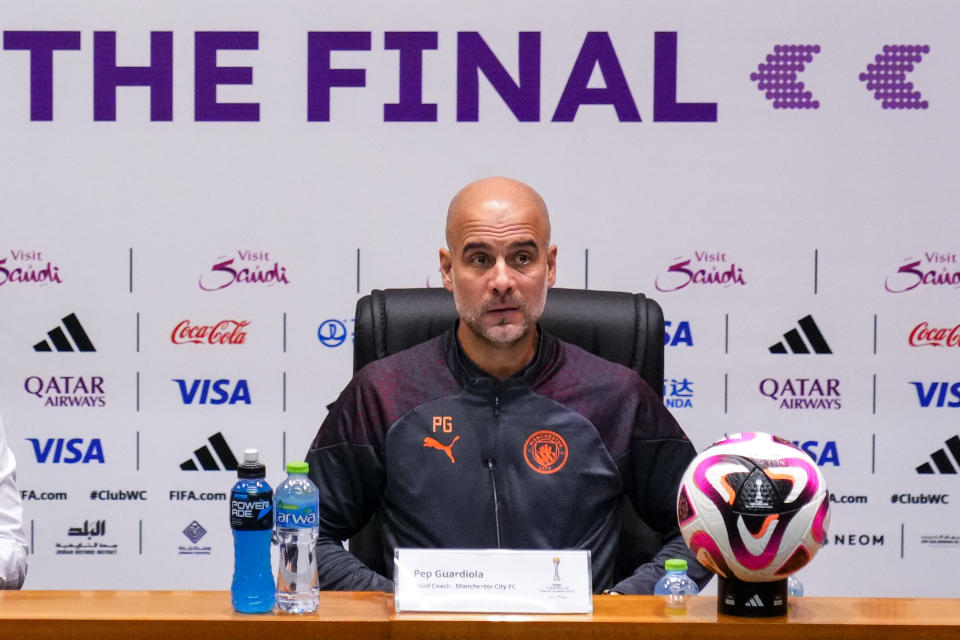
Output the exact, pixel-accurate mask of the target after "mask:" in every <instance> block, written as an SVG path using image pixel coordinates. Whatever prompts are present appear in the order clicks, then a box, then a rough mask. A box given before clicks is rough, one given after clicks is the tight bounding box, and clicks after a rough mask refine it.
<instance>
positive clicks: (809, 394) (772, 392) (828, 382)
mask: <svg viewBox="0 0 960 640" xmlns="http://www.w3.org/2000/svg"><path fill="white" fill-rule="evenodd" d="M759 391H760V393H761V394H762V395H764V396H766V397H768V398H770V399H771V400H773V401H774V402H776V403H777V408H778V409H792V410H797V409H800V410H824V409H827V410H837V409H839V408H840V406H841V400H842V396H841V395H840V380H838V379H837V378H822V379H821V378H784V379H779V380H778V379H777V378H764V379H763V380H761V381H760V385H759Z"/></svg>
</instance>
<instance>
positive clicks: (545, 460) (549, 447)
mask: <svg viewBox="0 0 960 640" xmlns="http://www.w3.org/2000/svg"><path fill="white" fill-rule="evenodd" d="M523 458H524V460H526V461H527V464H528V465H529V466H530V468H531V469H533V470H534V471H536V472H537V473H543V474H550V473H556V472H557V471H559V470H560V469H561V468H563V465H565V464H566V463H567V441H566V440H564V439H563V437H562V436H561V435H560V434H559V433H557V432H556V431H548V430H546V429H541V430H540V431H537V432H535V433H533V434H531V435H530V437H529V438H527V441H526V442H524V443H523Z"/></svg>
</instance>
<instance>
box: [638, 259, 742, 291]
mask: <svg viewBox="0 0 960 640" xmlns="http://www.w3.org/2000/svg"><path fill="white" fill-rule="evenodd" d="M653 284H654V287H656V289H657V291H662V292H664V293H669V292H671V291H679V290H681V289H685V288H686V287H689V286H690V285H714V286H720V287H732V286H734V285H741V286H742V285H745V284H747V281H746V279H745V278H744V277H743V268H742V267H738V266H737V263H735V262H731V261H728V260H727V254H726V253H725V252H721V251H694V252H693V258H689V257H686V256H682V257H679V258H674V262H673V264H671V265H670V266H669V267H667V272H666V273H664V274H661V275H659V276H657V278H656V279H655V280H654V283H653Z"/></svg>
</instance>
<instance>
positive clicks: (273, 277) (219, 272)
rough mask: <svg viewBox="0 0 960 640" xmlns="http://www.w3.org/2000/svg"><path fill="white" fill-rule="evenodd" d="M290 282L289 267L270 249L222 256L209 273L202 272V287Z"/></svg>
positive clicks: (268, 284)
mask: <svg viewBox="0 0 960 640" xmlns="http://www.w3.org/2000/svg"><path fill="white" fill-rule="evenodd" d="M250 284H254V285H256V284H262V285H266V286H268V287H272V286H274V285H277V284H290V280H289V279H288V278H287V268H286V267H284V266H282V265H281V264H280V263H279V262H277V261H275V260H273V258H271V257H270V252H269V251H248V250H240V251H237V252H236V256H235V257H228V256H220V257H219V258H217V261H216V262H214V264H213V266H212V267H210V272H209V273H204V274H201V276H200V288H201V289H203V290H204V291H220V290H221V289H226V288H227V287H230V286H232V285H250Z"/></svg>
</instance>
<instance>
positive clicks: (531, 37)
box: [457, 31, 540, 122]
mask: <svg viewBox="0 0 960 640" xmlns="http://www.w3.org/2000/svg"><path fill="white" fill-rule="evenodd" d="M517 48H518V66H519V73H518V78H519V81H518V82H514V81H513V78H512V77H510V74H509V73H508V72H507V70H506V69H505V68H504V67H503V65H502V64H500V61H499V60H498V59H497V57H496V56H495V55H494V53H493V51H491V50H490V47H489V46H487V43H486V42H485V41H484V40H483V38H482V37H481V36H480V34H479V33H477V32H476V31H461V32H459V33H458V34H457V122H477V121H478V120H479V119H480V115H479V113H480V72H481V71H482V72H483V75H484V76H486V78H487V80H489V81H490V85H491V86H492V87H493V88H494V90H495V91H496V92H497V93H498V94H499V95H500V97H501V98H502V99H503V101H504V103H506V105H507V107H509V109H510V111H512V112H513V115H514V116H516V118H517V120H519V121H520V122H538V121H539V120H540V32H539V31H521V32H520V34H519V37H518V44H517Z"/></svg>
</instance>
